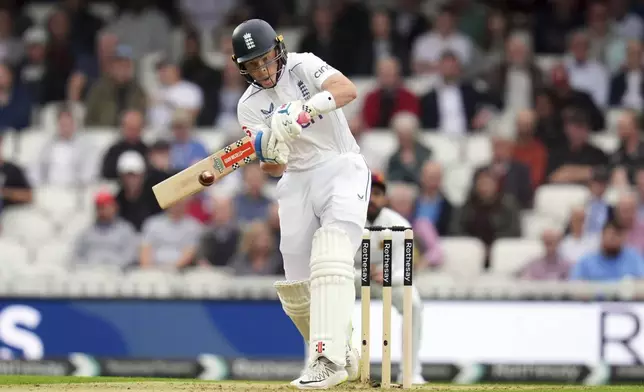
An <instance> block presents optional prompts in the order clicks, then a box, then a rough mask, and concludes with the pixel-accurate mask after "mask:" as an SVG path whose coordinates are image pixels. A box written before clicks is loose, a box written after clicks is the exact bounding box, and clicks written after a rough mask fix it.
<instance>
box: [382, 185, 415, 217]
mask: <svg viewBox="0 0 644 392" xmlns="http://www.w3.org/2000/svg"><path fill="white" fill-rule="evenodd" d="M387 193H388V195H387V196H388V201H389V208H391V209H392V210H394V211H396V212H397V213H399V214H400V215H402V216H403V217H404V218H405V219H407V220H408V221H410V222H411V220H412V218H413V217H414V200H416V197H417V196H418V192H417V188H416V187H415V186H413V185H409V184H405V183H404V182H390V183H389V185H388V191H387Z"/></svg>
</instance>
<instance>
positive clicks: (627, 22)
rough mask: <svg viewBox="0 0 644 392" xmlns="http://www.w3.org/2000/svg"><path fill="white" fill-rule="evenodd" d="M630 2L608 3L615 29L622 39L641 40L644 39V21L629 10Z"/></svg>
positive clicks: (615, 0) (618, 0) (613, 1)
mask: <svg viewBox="0 0 644 392" xmlns="http://www.w3.org/2000/svg"><path fill="white" fill-rule="evenodd" d="M629 3H631V2H630V1H628V0H611V1H609V2H608V6H609V7H610V10H609V11H610V16H611V19H612V21H613V29H614V30H615V32H616V33H617V35H619V36H620V37H622V38H626V39H629V40H630V39H633V40H639V39H642V37H644V21H642V18H640V16H639V15H637V14H636V13H634V12H631V10H630V9H629V8H630V7H629V6H630V4H629Z"/></svg>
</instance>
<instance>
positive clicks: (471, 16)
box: [450, 0, 490, 47]
mask: <svg viewBox="0 0 644 392" xmlns="http://www.w3.org/2000/svg"><path fill="white" fill-rule="evenodd" d="M450 4H451V5H452V6H453V7H454V11H455V14H456V18H457V22H456V23H457V27H458V31H460V32H462V33H463V34H465V35H466V36H468V37H469V38H470V40H472V42H474V43H475V44H477V45H478V46H481V47H485V46H486V45H485V41H486V39H487V38H488V34H486V33H489V30H487V29H486V27H489V20H490V19H489V13H488V9H487V7H486V6H485V5H483V4H481V3H480V2H479V1H475V0H452V1H451V2H450Z"/></svg>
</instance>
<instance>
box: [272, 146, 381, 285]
mask: <svg viewBox="0 0 644 392" xmlns="http://www.w3.org/2000/svg"><path fill="white" fill-rule="evenodd" d="M370 192H371V172H370V171H369V168H368V167H367V164H366V163H365V160H364V158H363V157H362V155H361V154H358V153H345V154H342V155H339V156H337V157H335V158H333V159H331V160H329V161H327V162H325V163H323V164H322V165H320V166H317V167H315V168H313V169H311V170H307V171H293V172H288V171H287V172H286V173H284V176H283V177H282V179H281V180H280V181H279V183H278V184H277V200H278V203H279V218H280V231H281V241H280V251H281V252H282V257H283V259H284V271H285V275H286V280H289V281H296V280H305V279H309V277H310V275H311V269H310V266H309V262H310V259H311V243H312V241H313V234H315V231H316V230H317V229H319V228H320V227H322V226H324V227H336V228H339V229H342V230H344V232H346V233H347V235H348V236H349V240H350V241H351V244H352V245H353V248H354V249H353V253H352V254H351V256H350V257H351V258H353V255H355V252H357V251H358V248H359V247H360V242H361V240H362V231H363V228H364V227H365V222H366V220H367V206H368V203H369V194H370Z"/></svg>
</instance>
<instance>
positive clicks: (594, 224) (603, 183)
mask: <svg viewBox="0 0 644 392" xmlns="http://www.w3.org/2000/svg"><path fill="white" fill-rule="evenodd" d="M609 181H610V174H609V173H608V171H606V170H605V169H604V168H603V167H597V168H595V169H593V170H592V174H591V178H590V181H589V182H588V189H589V191H590V199H589V200H588V203H587V206H586V226H585V227H584V231H585V232H586V233H588V234H596V233H599V232H601V231H602V228H603V227H604V224H606V222H607V221H608V220H610V219H612V217H613V211H612V208H611V206H610V205H609V204H608V203H607V202H606V201H605V200H604V194H605V193H606V188H607V187H608V182H609Z"/></svg>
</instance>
